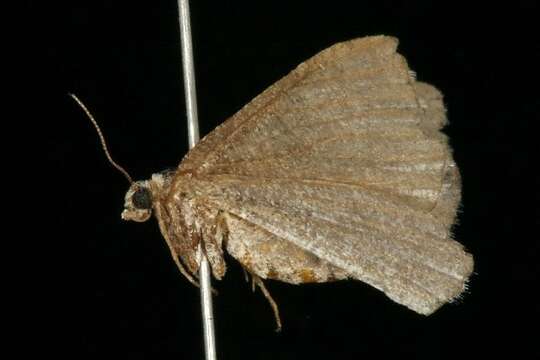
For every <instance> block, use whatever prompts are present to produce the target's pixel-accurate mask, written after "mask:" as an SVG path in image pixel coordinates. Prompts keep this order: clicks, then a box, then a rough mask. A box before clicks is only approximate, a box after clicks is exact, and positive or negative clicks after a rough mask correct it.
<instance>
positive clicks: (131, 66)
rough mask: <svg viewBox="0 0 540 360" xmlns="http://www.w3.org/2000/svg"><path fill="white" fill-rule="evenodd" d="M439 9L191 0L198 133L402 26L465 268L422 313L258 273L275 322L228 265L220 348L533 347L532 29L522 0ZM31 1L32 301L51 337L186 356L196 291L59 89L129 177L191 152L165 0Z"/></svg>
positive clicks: (416, 350) (250, 351)
mask: <svg viewBox="0 0 540 360" xmlns="http://www.w3.org/2000/svg"><path fill="white" fill-rule="evenodd" d="M437 3H440V2H433V1H361V2H360V1H350V2H349V1H333V2H315V1H310V2H308V1H261V2H253V3H250V2H236V1H219V2H218V1H192V4H191V8H192V27H193V37H194V47H195V60H196V73H197V89H198V100H199V101H198V102H199V118H200V124H201V125H200V126H201V134H202V135H204V134H206V133H208V132H209V131H211V130H212V129H213V128H214V127H215V126H216V125H218V124H220V123H221V122H223V121H224V120H225V119H226V118H227V117H229V116H231V115H232V114H233V113H235V112H236V111H237V110H239V109H240V108H241V107H242V106H243V105H244V104H245V103H247V102H248V101H250V100H251V99H252V98H253V97H254V96H256V95H257V94H258V93H260V92H261V91H262V90H264V89H265V88H266V87H268V86H269V85H270V84H272V83H273V82H275V81H276V80H278V79H279V78H280V77H282V76H284V75H285V74H287V73H288V71H290V70H291V69H293V68H294V67H295V66H296V65H297V64H298V63H300V62H302V61H303V60H305V59H307V58H309V57H310V56H312V55H314V54H315V53H317V52H318V51H320V50H322V49H324V48H326V47H328V46H330V45H332V44H333V43H336V42H338V41H344V40H348V39H352V38H355V37H361V36H366V35H374V34H387V35H393V36H396V37H398V38H399V39H400V47H399V51H400V53H402V54H403V55H405V57H406V58H407V59H408V62H409V65H410V67H411V68H412V69H413V70H415V71H416V72H417V74H418V78H419V80H422V81H426V82H429V83H431V84H433V85H435V86H436V87H438V88H439V89H440V90H441V91H442V92H443V93H444V94H445V102H446V105H447V107H448V117H449V120H450V126H449V127H448V128H447V129H446V132H447V133H448V134H449V135H450V137H451V144H452V146H453V148H454V151H455V152H454V154H455V159H456V161H457V163H458V165H459V167H460V169H461V172H462V177H463V196H464V198H463V207H462V210H463V211H462V213H461V214H460V217H459V225H458V226H457V227H456V229H455V233H456V238H457V239H458V240H459V241H460V242H461V243H463V244H464V245H465V246H466V247H467V248H468V249H469V250H470V252H471V253H472V254H474V256H475V261H476V264H475V275H474V276H473V277H472V278H471V281H470V284H469V285H470V291H469V292H468V293H467V294H465V296H464V297H463V299H462V300H461V301H458V302H457V303H455V304H449V305H446V306H444V307H443V308H442V309H440V310H439V311H437V312H436V313H435V314H433V315H432V316H429V317H423V316H420V315H417V314H415V313H413V312H412V311H409V310H407V309H406V308H404V307H403V306H400V305H397V304H395V303H393V302H392V301H390V300H389V299H387V298H386V297H385V296H384V295H383V294H382V293H380V292H378V291H377V290H374V289H372V288H371V287H369V286H367V285H365V284H362V283H360V282H354V281H349V282H339V283H332V284H320V285H305V286H292V285H287V284H282V283H278V282H274V281H268V282H267V286H268V288H269V290H270V291H271V293H272V294H273V296H274V298H275V299H276V301H277V302H278V303H279V305H280V310H281V314H282V319H283V322H284V328H283V331H282V332H281V333H275V332H274V320H273V316H272V312H271V310H270V308H269V306H268V304H267V303H266V300H265V299H264V298H263V296H262V295H261V294H260V293H258V292H257V293H255V294H253V293H252V292H251V290H250V287H249V286H248V284H246V283H245V282H244V279H243V274H242V271H241V269H240V267H239V265H238V264H237V263H235V261H234V260H233V259H232V258H229V259H228V264H229V270H228V273H227V276H226V277H225V279H224V280H223V281H221V282H219V283H214V284H215V286H216V288H217V289H218V290H219V292H220V294H219V296H217V297H215V298H214V307H215V308H214V312H215V317H216V334H217V344H218V354H219V358H220V359H356V358H360V359H365V358H374V357H376V358H391V357H394V358H395V357H399V358H415V359H443V358H457V357H458V356H459V357H464V356H478V357H480V356H482V357H483V356H491V355H492V354H507V355H513V356H517V358H519V357H520V356H525V355H528V356H529V357H530V356H532V355H533V354H534V355H536V356H540V352H539V350H538V347H535V346H533V345H535V344H534V343H533V342H534V341H536V340H535V336H537V335H538V331H537V330H535V327H534V325H535V324H536V322H537V321H538V312H539V306H538V304H537V300H536V299H535V295H534V290H535V288H538V286H539V284H540V280H539V273H538V265H537V262H538V250H539V246H538V234H537V233H536V232H535V231H534V229H535V228H537V227H538V225H539V224H538V200H539V197H538V190H537V188H536V187H534V186H533V185H534V183H536V184H538V178H537V177H535V176H533V175H532V172H529V171H530V170H532V168H533V166H534V165H538V163H537V160H533V156H534V157H536V156H535V155H536V154H535V153H536V152H537V151H536V150H534V149H533V144H532V141H531V139H532V137H529V135H530V133H531V132H532V124H533V123H534V122H535V121H536V120H537V119H538V115H537V114H536V111H537V110H538V100H537V93H538V90H537V89H535V88H534V80H533V78H534V76H535V72H534V68H535V66H537V61H538V45H537V41H532V40H528V38H527V36H529V35H532V34H533V32H534V19H533V17H532V16H528V14H529V15H532V14H534V13H535V12H537V9H535V7H534V6H533V5H531V4H532V3H533V2H519V1H517V2H512V3H511V4H508V5H506V7H504V6H502V7H499V8H498V9H496V11H495V9H493V4H490V5H489V6H487V5H486V6H485V7H480V6H479V7H478V8H477V9H472V8H471V7H470V6H465V5H458V4H457V3H454V2H443V3H444V5H442V4H437ZM435 4H437V5H435ZM29 10H30V11H31V12H32V13H33V14H34V15H37V17H38V18H40V21H39V23H36V24H40V26H39V27H36V28H35V29H34V31H35V34H36V35H37V37H36V39H37V40H36V44H35V46H32V48H33V49H34V54H35V57H32V65H31V67H32V69H33V71H36V73H37V74H39V76H36V77H35V79H34V80H33V82H32V86H35V87H36V88H39V89H40V90H39V91H40V94H41V98H42V99H43V100H45V101H44V105H43V106H42V107H40V108H39V109H32V110H36V111H37V112H38V113H39V114H40V115H39V119H41V120H40V122H42V123H43V122H45V123H46V129H45V130H43V131H44V133H42V134H40V135H43V136H42V139H44V140H45V141H46V145H45V147H44V148H43V149H42V150H40V153H39V154H37V155H38V156H39V158H40V159H42V158H44V159H45V161H43V162H42V161H39V165H40V166H43V169H42V170H43V171H44V172H43V174H44V175H45V176H44V177H45V178H46V180H45V183H44V188H45V189H47V191H46V192H45V193H46V195H45V196H47V200H46V201H45V200H43V202H44V203H45V204H46V205H47V206H46V207H45V211H43V212H44V214H43V219H44V220H45V223H46V225H45V226H46V228H45V234H47V238H48V240H47V247H48V251H47V252H46V253H41V254H40V255H43V258H44V260H45V262H46V264H47V265H46V267H47V268H50V269H54V274H55V275H54V276H53V277H47V279H45V276H43V277H42V278H40V275H39V272H38V274H37V275H36V276H35V277H34V282H38V283H39V282H43V283H44V284H46V289H45V290H43V291H42V292H40V293H39V295H36V297H37V298H39V299H42V300H44V301H39V303H43V304H45V303H47V304H52V306H50V307H44V308H43V309H42V312H43V313H45V315H46V316H47V318H48V321H46V322H45V324H46V332H45V333H44V332H43V331H42V332H41V333H40V334H41V335H40V336H45V337H46V338H47V339H49V338H50V340H47V341H46V342H47V345H46V350H47V352H49V351H50V352H51V354H57V355H59V354H68V355H70V357H72V358H92V359H98V358H106V357H113V356H114V357H117V358H122V359H124V358H126V359H201V358H203V346H202V335H201V333H202V330H201V322H200V309H199V295H198V291H197V289H196V288H194V287H193V286H191V285H190V284H189V283H188V282H187V281H186V280H185V279H183V278H182V277H181V276H180V274H178V271H177V269H176V268H175V265H174V264H173V262H172V261H171V259H170V254H169V251H168V249H167V247H166V244H165V242H164V241H163V239H162V237H161V235H160V233H159V230H158V227H157V224H156V222H155V221H154V220H153V219H152V220H151V221H148V222H147V223H143V224H137V223H125V222H123V221H121V220H120V212H121V210H122V206H123V197H124V193H125V191H126V189H127V187H128V184H127V182H126V180H125V179H124V178H123V177H122V176H121V175H120V174H119V173H117V172H116V171H115V170H114V169H113V168H112V167H111V166H110V165H109V164H108V163H107V162H106V161H105V157H104V155H103V153H102V151H101V149H100V145H99V143H98V140H97V137H96V134H95V131H94V130H93V128H92V127H91V125H90V123H89V122H88V121H87V119H86V118H85V116H84V115H83V113H82V112H81V110H80V109H79V108H78V107H76V106H75V104H74V103H73V101H72V100H71V99H69V98H68V97H67V93H68V92H74V93H76V94H77V95H79V96H80V98H81V99H82V100H83V101H84V102H85V103H86V104H87V106H88V107H89V108H90V109H91V111H92V112H93V114H94V116H95V117H96V118H97V120H98V121H99V122H100V124H101V128H102V130H103V132H104V133H105V135H106V137H107V140H108V143H109V147H110V150H111V152H112V155H113V157H114V158H115V159H116V160H117V161H118V162H119V163H121V164H122V165H123V166H124V167H125V168H127V169H128V171H129V172H130V173H131V174H132V176H133V177H134V178H137V179H145V178H148V177H149V176H150V175H151V174H152V173H153V172H158V171H161V170H163V169H166V168H174V167H176V166H177V164H178V163H179V161H180V160H181V158H182V157H183V156H184V154H185V153H186V152H187V137H186V131H185V108H184V100H183V87H182V74H181V67H180V50H179V36H178V25H177V13H176V3H175V1H155V2H136V1H135V2H134V1H72V2H69V3H68V2H66V3H65V4H61V3H56V4H55V5H51V4H40V5H39V6H37V5H32V6H30V8H29ZM516 10H517V11H516ZM510 24H512V25H510ZM510 29H512V30H514V32H513V33H510V31H509V30H510ZM43 59H44V61H43ZM27 106H28V107H32V106H33V105H31V103H30V102H29V103H28V105H27ZM39 131H41V130H39ZM535 161H536V162H535ZM530 182H533V185H529V184H530ZM51 194H52V195H51ZM41 195H43V192H42V193H41ZM49 197H51V198H50V199H49ZM42 209H43V208H42ZM532 209H534V210H532ZM531 210H532V211H531ZM40 232H41V234H43V231H40ZM531 325H532V328H529V326H531ZM535 333H536V335H535ZM42 351H44V350H42Z"/></svg>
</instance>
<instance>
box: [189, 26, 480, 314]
mask: <svg viewBox="0 0 540 360" xmlns="http://www.w3.org/2000/svg"><path fill="white" fill-rule="evenodd" d="M396 47H397V40H395V39H394V38H390V37H384V36H378V37H368V38H362V39H357V40H352V41H348V42H344V43H340V44H336V45H334V46H332V47H330V48H328V49H326V50H324V51H322V52H321V53H319V54H318V55H316V56H314V57H313V58H311V59H309V60H308V61H306V62H304V63H302V64H301V65H299V66H298V67H297V68H296V69H295V70H294V71H292V72H291V73H290V74H289V75H287V76H286V77H284V78H283V79H281V80H280V81H278V82H277V83H275V84H274V85H272V86H271V87H270V88H268V89H267V90H266V91H265V92H263V93H262V94H261V95H259V96H258V97H257V98H255V99H254V100H253V101H252V102H250V103H249V104H248V105H246V106H245V107H244V108H243V109H242V110H240V111H239V112H238V113H237V114H236V115H234V116H233V117H232V118H231V119H229V120H227V121H226V122H225V123H224V124H223V125H221V126H220V127H218V128H217V129H216V130H214V131H213V132H212V133H210V134H209V135H208V136H207V137H205V138H204V139H203V140H202V141H201V142H200V143H199V144H198V145H197V146H196V147H195V148H194V149H193V150H192V151H190V153H189V154H188V156H187V157H186V158H185V159H184V161H183V162H182V164H181V165H180V171H179V174H185V173H192V174H193V178H192V181H193V183H194V184H196V187H197V189H198V192H199V193H200V197H201V199H203V198H204V201H205V202H206V203H207V204H211V206H214V207H217V208H219V209H221V210H223V211H225V212H227V213H228V214H231V216H234V218H235V219H241V223H238V224H240V225H238V230H236V229H235V227H234V226H230V227H231V228H230V229H229V232H230V233H234V232H235V231H238V232H239V233H240V232H241V233H242V236H241V237H242V238H249V237H250V230H249V229H250V227H251V229H252V231H251V233H253V237H254V238H255V237H256V238H257V239H258V241H260V239H261V235H260V234H261V231H262V232H264V233H265V234H271V237H270V238H271V239H272V238H273V239H276V238H279V239H281V240H284V241H286V242H288V243H291V244H293V245H294V246H295V247H298V248H299V249H301V250H302V251H305V252H307V253H309V254H311V255H312V256H315V257H316V258H318V259H319V260H320V261H322V262H324V263H325V264H326V263H327V264H329V265H330V266H332V267H334V269H337V270H336V271H334V272H335V273H336V274H337V275H339V278H342V277H343V272H345V273H346V274H347V276H350V277H354V278H356V279H359V280H362V281H365V282H367V283H369V284H371V285H372V286H374V287H376V288H378V289H381V290H382V291H384V292H385V293H386V294H387V295H388V296H389V297H390V298H392V299H393V300H395V301H396V302H398V303H401V304H403V305H406V306H407V307H409V308H411V309H413V310H415V311H417V312H419V313H423V314H429V313H431V312H433V311H435V310H436V309H437V308H438V307H439V306H440V305H441V304H443V303H445V302H448V301H450V300H451V299H453V298H454V297H456V296H457V295H459V294H460V293H461V292H462V291H463V289H464V286H465V282H466V280H467V277H468V276H469V274H470V273H471V271H472V257H471V256H470V255H469V254H467V253H466V252H465V251H464V250H463V248H462V246H461V245H460V244H459V243H457V242H455V241H453V240H452V239H451V235H450V226H451V225H452V224H453V222H454V218H455V213H456V207H457V205H458V203H459V197H460V183H459V174H458V171H457V168H456V166H455V163H454V161H453V159H452V156H451V151H450V149H449V146H448V144H447V140H446V138H445V136H444V135H443V134H442V133H441V132H440V131H439V129H440V128H441V127H442V126H443V125H444V124H445V121H446V118H445V114H444V107H443V105H442V101H441V95H440V93H439V92H438V91H437V90H436V89H435V88H433V87H432V86H430V85H427V84H422V83H418V82H416V81H415V79H414V77H413V76H412V74H411V72H410V71H409V69H408V67H407V64H406V61H405V60H404V59H403V57H401V56H400V55H399V54H397V53H396ZM179 181H180V180H179ZM233 222H234V221H233ZM246 224H248V225H246ZM246 226H247V227H246ZM240 229H241V230H240ZM246 229H247V230H246ZM255 233H257V234H258V235H255ZM230 238H233V239H234V238H235V237H234V236H230ZM238 238H239V237H238V236H237V237H236V239H238ZM263 238H264V237H263Z"/></svg>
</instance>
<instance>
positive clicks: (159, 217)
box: [154, 206, 199, 287]
mask: <svg viewBox="0 0 540 360" xmlns="http://www.w3.org/2000/svg"><path fill="white" fill-rule="evenodd" d="M154 211H155V212H156V218H157V220H158V225H159V228H160V230H161V234H162V235H163V237H164V238H165V242H166V243H167V246H168V247H169V250H170V252H171V256H172V258H173V261H174V263H175V264H176V266H177V267H178V270H180V273H181V274H182V275H184V276H185V277H186V279H188V281H189V282H190V283H192V284H193V285H195V286H196V287H199V283H198V282H197V280H195V279H194V278H193V276H191V274H190V273H189V272H188V271H187V270H186V268H185V267H184V265H182V263H181V262H180V259H179V258H178V254H177V253H176V251H175V250H174V247H173V245H172V242H171V239H170V237H169V233H168V231H167V226H166V224H165V220H164V219H165V218H164V216H163V215H164V214H163V213H162V211H161V207H160V206H156V207H155V209H154Z"/></svg>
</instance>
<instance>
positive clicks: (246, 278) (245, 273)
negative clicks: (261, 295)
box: [242, 266, 249, 282]
mask: <svg viewBox="0 0 540 360" xmlns="http://www.w3.org/2000/svg"><path fill="white" fill-rule="evenodd" d="M242 271H243V272H244V280H246V282H249V274H248V272H247V270H246V269H244V267H243V266H242Z"/></svg>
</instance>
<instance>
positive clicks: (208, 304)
mask: <svg viewBox="0 0 540 360" xmlns="http://www.w3.org/2000/svg"><path fill="white" fill-rule="evenodd" d="M178 15H179V23H180V37H181V40H182V68H183V72H184V92H185V97H186V110H187V119H188V138H189V148H190V149H191V148H192V147H194V146H195V144H196V143H197V141H199V121H198V117H197V94H196V91H195V70H194V66H193V45H192V43H191V24H190V15H189V1H188V0H178ZM199 253H200V254H201V266H200V268H199V280H200V290H201V308H202V321H203V331H204V347H205V354H206V360H216V359H217V357H216V338H215V332H214V315H213V310H212V286H211V284H210V275H211V274H210V266H209V265H208V260H207V259H206V256H205V255H204V253H203V252H202V249H201V247H200V245H199Z"/></svg>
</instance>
